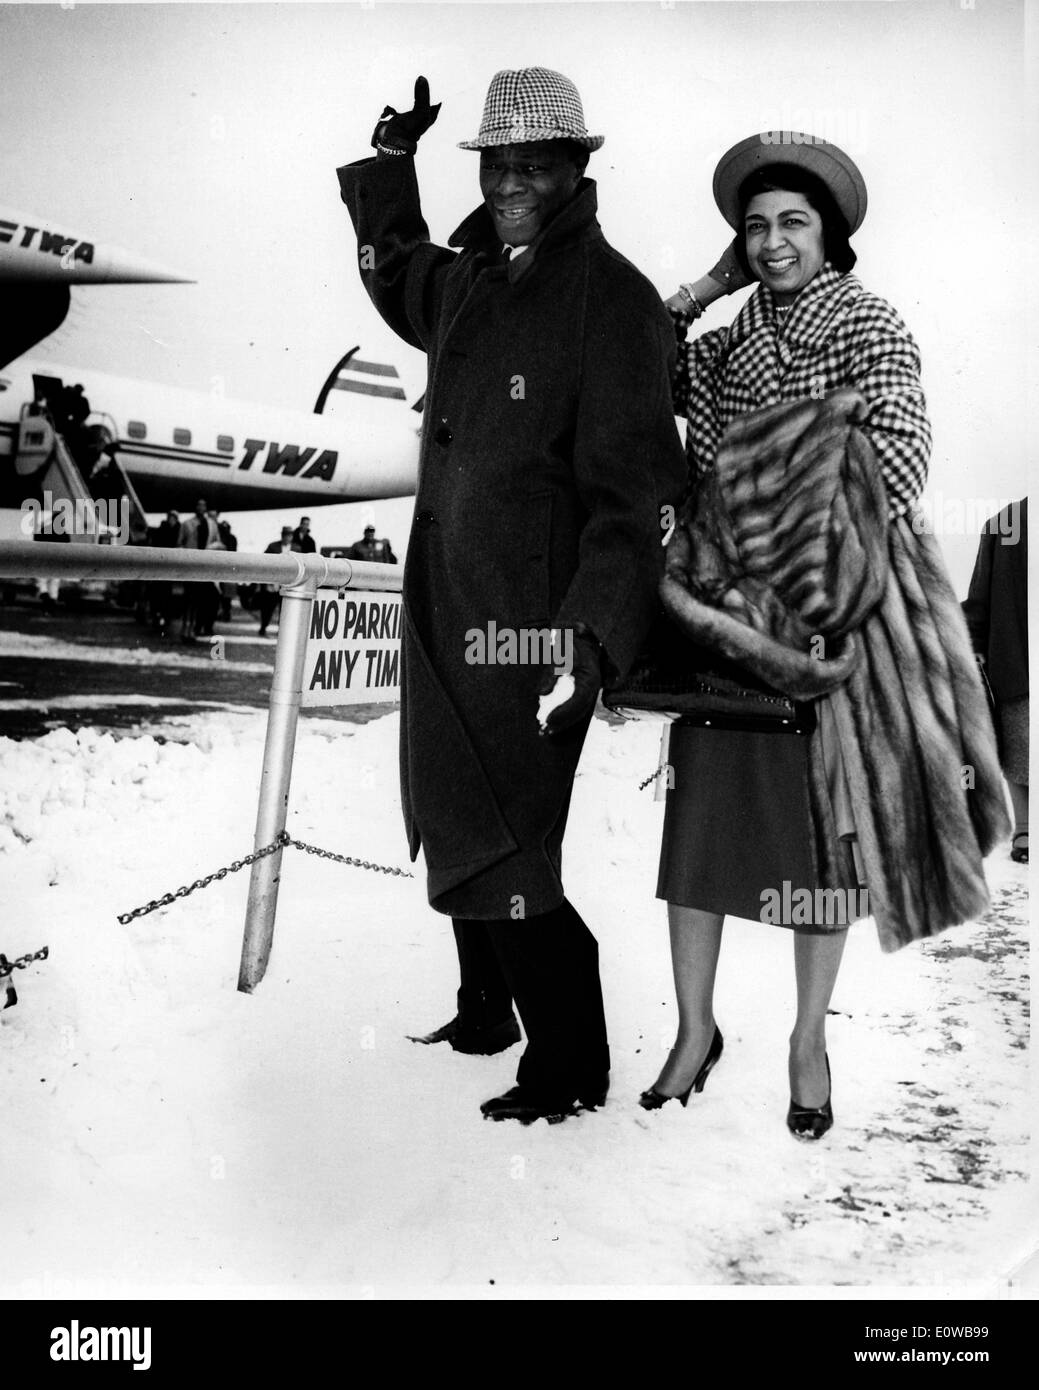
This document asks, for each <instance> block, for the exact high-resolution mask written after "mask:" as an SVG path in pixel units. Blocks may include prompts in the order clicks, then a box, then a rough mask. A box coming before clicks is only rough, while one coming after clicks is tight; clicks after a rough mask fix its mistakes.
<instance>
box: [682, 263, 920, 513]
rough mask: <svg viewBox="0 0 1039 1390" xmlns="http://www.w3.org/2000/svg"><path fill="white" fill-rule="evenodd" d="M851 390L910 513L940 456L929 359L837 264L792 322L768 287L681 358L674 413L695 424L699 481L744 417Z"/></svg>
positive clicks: (691, 429)
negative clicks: (931, 416)
mask: <svg viewBox="0 0 1039 1390" xmlns="http://www.w3.org/2000/svg"><path fill="white" fill-rule="evenodd" d="M679 319H680V322H681V321H682V320H681V318H680V316H679ZM686 321H687V320H686ZM847 386H850V387H854V389H855V390H856V391H858V392H860V393H861V395H862V396H863V397H864V398H865V400H866V403H867V406H868V414H867V416H866V420H865V422H864V423H863V424H862V425H861V426H860V428H861V429H862V431H863V433H864V434H865V435H866V436H867V438H868V439H869V441H870V443H871V444H872V446H873V449H874V452H875V453H876V456H877V460H878V462H879V464H880V469H881V473H882V475H883V478H884V484H885V486H886V488H887V493H888V500H889V503H890V507H891V515H892V516H893V517H896V516H902V515H904V514H905V513H906V512H908V511H910V510H911V509H912V507H913V506H914V505H915V503H916V501H917V499H918V498H919V496H920V493H921V492H922V491H923V487H924V483H925V481H926V479H927V464H928V460H929V458H930V453H931V427H930V424H929V423H928V420H927V409H926V405H925V403H924V393H923V390H922V388H921V386H920V352H919V350H918V348H917V346H916V343H915V342H914V341H913V339H912V336H911V335H910V333H909V330H908V329H907V328H906V326H905V324H904V323H903V322H902V320H901V319H900V318H899V316H898V314H896V313H895V311H894V309H892V307H891V305H890V304H888V303H887V302H886V301H885V300H883V299H881V298H879V296H877V295H875V294H871V293H870V292H869V291H868V290H867V289H865V288H864V286H863V285H862V283H861V281H859V280H857V279H856V277H855V276H854V275H841V274H839V273H838V272H837V271H836V270H834V269H833V267H832V266H831V265H829V263H827V264H826V265H825V266H824V267H823V269H822V270H821V271H820V272H819V274H818V275H817V276H816V277H815V279H814V280H813V281H812V282H811V284H809V285H808V286H807V288H806V289H804V290H803V291H802V292H801V294H800V295H798V297H797V299H796V300H795V302H794V307H793V308H792V309H791V311H790V313H789V315H788V316H787V317H786V321H785V322H783V320H782V318H780V317H777V315H776V311H775V301H774V300H773V297H772V293H771V291H770V290H768V289H766V288H765V286H764V285H759V286H758V288H757V290H756V291H755V293H754V294H753V295H751V297H750V299H748V300H747V302H746V304H745V305H744V306H743V308H742V309H741V310H740V312H739V314H738V315H737V316H736V318H735V319H734V321H733V322H732V324H731V325H730V326H729V327H728V328H720V329H716V330H714V331H713V332H710V333H705V334H703V335H702V336H701V337H699V338H697V339H696V340H695V341H694V342H693V343H691V344H690V345H689V347H688V348H687V349H686V351H685V352H684V353H683V352H680V353H679V369H678V374H677V380H676V383H675V414H676V415H684V416H685V417H686V419H687V422H688V429H687V432H686V454H687V457H688V460H689V468H690V478H691V479H692V480H695V479H696V478H699V477H700V476H702V474H703V473H705V472H706V471H707V470H708V469H710V468H711V467H712V466H713V464H714V459H715V455H716V453H717V451H718V442H719V440H720V439H721V435H722V433H723V431H724V429H725V427H726V425H728V424H729V423H730V421H732V420H734V419H735V418H736V416H738V415H745V414H746V413H747V412H748V411H750V410H757V409H758V408H759V407H761V406H766V405H778V404H779V403H780V402H781V401H797V400H803V399H805V398H806V397H814V398H816V399H821V398H822V397H823V396H825V395H826V394H827V392H829V391H834V390H836V389H838V388H839V387H847Z"/></svg>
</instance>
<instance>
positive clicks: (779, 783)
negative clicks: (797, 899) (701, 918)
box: [657, 724, 832, 932]
mask: <svg viewBox="0 0 1039 1390" xmlns="http://www.w3.org/2000/svg"><path fill="white" fill-rule="evenodd" d="M668 764H669V766H670V767H671V768H672V769H673V776H672V778H671V779H669V784H668V793H667V806H666V809H665V813H664V837H663V843H662V845H661V851H660V875H659V878H658V881H657V897H658V898H665V899H666V900H667V901H668V902H673V903H677V904H679V905H681V906H682V907H694V908H700V909H701V910H702V911H705V912H719V913H723V914H725V915H731V916H734V917H745V918H749V919H750V920H751V921H770V920H775V918H774V917H769V916H767V915H765V914H764V912H763V908H764V906H765V904H766V903H768V902H770V901H771V902H773V903H774V902H775V901H776V899H775V897H773V896H772V894H774V893H778V894H779V900H780V901H785V902H790V901H791V897H792V895H793V894H794V893H795V892H796V891H797V890H799V889H808V890H810V891H812V892H813V893H814V890H815V888H816V887H817V882H816V874H815V867H814V861H813V856H812V822H811V813H810V810H809V800H808V736H807V735H802V734H785V733H784V734H776V733H772V734H769V733H743V732H739V731H733V730H725V729H705V728H700V727H696V726H691V725H684V724H674V725H672V727H671V741H670V745H669V752H668ZM784 885H786V892H787V896H786V897H785V898H784ZM783 924H784V925H791V923H790V922H787V921H784V922H783ZM792 925H794V927H795V930H797V931H807V932H824V931H826V927H825V926H818V927H813V926H808V925H798V924H797V922H796V917H795V920H794V922H793V923H792ZM830 929H831V930H832V927H831V928H830Z"/></svg>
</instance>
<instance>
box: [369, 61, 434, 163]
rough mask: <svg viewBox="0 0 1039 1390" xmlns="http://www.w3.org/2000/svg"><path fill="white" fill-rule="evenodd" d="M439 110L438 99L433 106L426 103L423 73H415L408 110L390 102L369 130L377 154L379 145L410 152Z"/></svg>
mask: <svg viewBox="0 0 1039 1390" xmlns="http://www.w3.org/2000/svg"><path fill="white" fill-rule="evenodd" d="M439 114H440V102H439V101H438V102H437V104H436V106H430V104H429V83H428V82H427V81H426V79H425V78H424V77H416V79H415V105H414V106H413V107H412V109H411V110H410V111H396V110H394V108H393V107H392V106H387V107H386V108H385V110H384V111H383V113H382V115H381V116H380V117H379V123H378V125H376V127H375V130H374V132H373V134H372V144H373V145H374V147H375V148H376V149H377V150H379V153H380V154H382V152H383V149H385V150H389V151H391V152H392V151H396V152H397V153H398V154H414V153H415V151H416V150H417V149H418V142H419V140H420V139H421V138H422V136H423V135H425V133H426V131H427V130H428V129H429V127H430V126H431V125H432V124H433V122H434V121H435V120H436V118H437V116H438V115H439ZM380 147H382V148H380ZM391 157H392V155H391Z"/></svg>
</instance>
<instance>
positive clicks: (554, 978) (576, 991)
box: [454, 898, 610, 1103]
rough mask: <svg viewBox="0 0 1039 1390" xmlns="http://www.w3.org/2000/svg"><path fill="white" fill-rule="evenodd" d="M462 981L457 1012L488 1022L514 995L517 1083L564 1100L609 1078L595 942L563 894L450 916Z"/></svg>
mask: <svg viewBox="0 0 1039 1390" xmlns="http://www.w3.org/2000/svg"><path fill="white" fill-rule="evenodd" d="M454 928H455V941H456V944H457V946H458V960H459V965H460V967H461V975H462V983H461V988H460V989H459V991H458V1014H459V1019H460V1020H462V1021H463V1022H465V1023H466V1024H472V1025H473V1026H477V1027H479V1026H492V1025H493V1024H495V1023H500V1022H502V1021H503V1020H504V1019H507V1018H508V1017H509V1014H510V1011H511V1007H510V1006H511V1000H510V996H511V999H515V1001H516V1008H517V1009H518V1010H519V1016H520V1019H521V1020H522V1022H523V1028H524V1030H525V1032H526V1034H527V1049H526V1051H525V1052H524V1054H523V1056H522V1057H521V1059H520V1064H519V1069H518V1071H517V1073H516V1080H517V1082H518V1083H519V1084H520V1085H521V1086H523V1087H524V1088H527V1089H529V1090H531V1091H533V1092H535V1093H536V1094H538V1095H539V1096H542V1097H545V1098H547V1099H549V1100H558V1101H560V1102H563V1103H566V1102H569V1101H571V1100H574V1099H576V1098H581V1099H585V1100H591V1099H592V1098H594V1097H598V1096H601V1095H603V1094H604V1093H605V1091H606V1088H607V1085H608V1083H609V1072H610V1050H609V1046H608V1044H607V1041H606V1019H605V1016H604V1013H603V1002H602V987H601V985H600V983H599V946H598V943H597V941H596V940H595V937H594V936H593V935H592V933H591V932H590V931H589V930H588V928H587V927H586V926H585V924H584V922H583V921H582V920H581V917H580V915H579V914H578V912H577V911H576V910H575V908H574V907H573V906H572V904H571V903H569V902H568V901H567V900H566V899H565V898H564V900H563V901H562V903H561V904H560V905H559V907H557V908H554V909H553V910H552V911H551V912H545V913H542V914H541V915H540V916H537V917H528V918H526V919H522V920H517V921H513V920H512V919H508V920H505V921H496V922H480V921H468V920H467V921H461V920H459V919H458V918H455V919H454Z"/></svg>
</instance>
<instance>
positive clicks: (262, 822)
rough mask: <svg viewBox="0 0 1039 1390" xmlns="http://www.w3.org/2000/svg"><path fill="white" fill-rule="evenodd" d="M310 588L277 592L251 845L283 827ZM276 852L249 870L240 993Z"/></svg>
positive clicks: (261, 957)
mask: <svg viewBox="0 0 1039 1390" xmlns="http://www.w3.org/2000/svg"><path fill="white" fill-rule="evenodd" d="M316 589H317V584H316V582H315V580H314V579H309V580H307V581H305V582H304V583H302V584H296V585H293V586H292V587H291V588H288V589H283V590H282V593H281V616H280V617H279V619H278V646H277V650H276V651H275V654H274V678H273V680H272V681H271V699H270V709H269V712H268V715H267V741H266V743H265V744H264V749H263V772H262V774H261V777H260V800H259V805H258V806H257V809H256V838H255V841H254V844H253V848H254V850H255V849H262V848H263V846H264V845H269V844H270V843H271V841H272V840H276V839H277V838H278V836H279V835H280V834H281V832H282V831H283V830H284V829H285V820H286V817H287V815H288V807H289V781H290V779H291V777H292V755H293V752H294V750H295V746H296V723H297V720H298V718H299V707H300V699H301V697H302V693H303V664H304V660H305V657H306V652H307V636H308V634H309V631H310V614H311V609H312V607H313V603H314V594H315V592H316ZM281 855H282V851H281V848H280V847H279V848H278V849H276V850H275V851H274V853H273V854H268V855H265V856H264V858H263V859H257V860H256V862H255V863H254V864H253V866H252V869H251V871H250V878H249V903H248V906H247V908H246V912H245V934H244V936H243V938H242V961H241V965H240V967H239V971H238V988H239V990H241V991H242V992H243V993H245V994H251V993H252V992H253V990H254V989H255V988H256V986H257V985H258V984H259V983H260V981H261V980H262V979H263V977H264V975H265V973H266V971H267V961H268V959H269V957H270V954H271V946H272V944H273V942H274V914H275V912H276V911H277V907H278V885H279V884H280V882H281Z"/></svg>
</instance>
